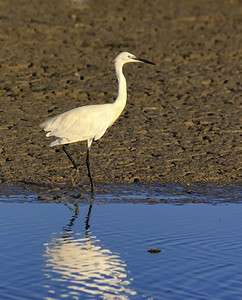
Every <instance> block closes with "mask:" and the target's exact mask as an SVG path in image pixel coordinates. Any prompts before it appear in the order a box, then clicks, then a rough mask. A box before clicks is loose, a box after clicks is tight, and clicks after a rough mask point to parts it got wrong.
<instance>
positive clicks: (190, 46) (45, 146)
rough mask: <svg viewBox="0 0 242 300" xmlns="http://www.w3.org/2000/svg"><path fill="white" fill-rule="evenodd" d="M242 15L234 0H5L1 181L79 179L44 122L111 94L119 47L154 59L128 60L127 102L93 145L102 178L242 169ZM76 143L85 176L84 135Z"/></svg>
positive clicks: (226, 174) (224, 176) (226, 177)
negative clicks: (241, 156)
mask: <svg viewBox="0 0 242 300" xmlns="http://www.w3.org/2000/svg"><path fill="white" fill-rule="evenodd" d="M241 15H242V5H241V1H236V0H234V1H233V0H226V1H223V0H211V1H207V0H205V1H186V0H183V1H173V0H172V1H162V0H156V1H139V0H133V1H124V0H123V1H111V0H107V1H105V5H104V2H103V1H99V0H98V1H84V3H81V1H78V0H76V1H70V0H62V1H60V0H51V1H46V0H32V1H28V0H8V1H4V0H0V21H1V26H0V40H1V47H0V73H1V76H0V99H1V100H0V114H1V119H0V129H1V130H0V140H1V144H0V153H1V155H0V166H1V173H0V182H1V183H2V184H14V185H16V184H20V183H21V184H26V185H28V184H38V185H45V184H47V185H56V184H61V185H63V184H66V185H68V186H69V185H70V184H71V178H70V177H71V172H72V169H73V168H72V165H71V164H70V162H69V161H68V160H67V158H66V157H65V155H64V154H63V152H62V150H61V148H58V147H55V148H49V143H50V141H51V139H50V138H48V139H47V138H46V137H45V133H44V132H42V131H41V129H40V128H39V126H38V125H39V124H40V123H41V122H42V121H44V120H45V119H46V118H48V117H51V116H54V115H57V114H60V113H62V112H64V111H67V110H69V109H72V108H75V107H78V106H81V105H86V104H96V103H106V102H112V101H113V100H114V99H115V97H116V92H117V81H116V77H115V74H114V66H113V63H112V61H113V59H114V58H115V56H116V55H117V54H118V53H119V52H121V51H129V52H131V53H133V54H135V55H137V56H140V57H143V58H145V59H149V60H151V61H153V62H155V63H156V65H155V66H151V65H138V64H137V65H134V64H130V65H127V66H125V70H124V73H125V75H126V79H127V81H128V102H127V106H126V108H125V110H124V112H123V114H122V116H121V117H120V118H119V119H118V121H117V122H116V123H115V124H114V125H113V126H112V127H111V128H110V129H109V130H108V132H107V133H106V134H105V135H104V136H103V137H102V138H101V139H100V140H99V141H98V142H96V143H94V144H93V146H92V149H91V167H92V172H93V177H94V181H95V182H97V183H130V182H138V181H141V182H164V183H167V182H171V183H175V182H179V183H184V184H187V183H188V184H190V183H194V182H213V183H216V184H217V183H219V184H221V183H223V184H227V183H231V182H239V181H241V173H240V167H239V163H240V160H239V154H240V151H241V145H240V136H241V124H240V120H239V104H240V101H241V96H242V87H241V83H242V75H241V73H242V72H241V71H242V70H241V69H242V68H241V59H242V48H241V45H242V34H241V32H242V19H241ZM69 150H70V152H71V153H72V154H73V157H74V158H75V160H76V161H77V162H78V164H79V165H80V176H81V178H80V181H79V184H87V183H88V182H89V179H88V177H87V171H86V166H85V152H86V143H85V142H82V143H75V144H72V145H70V146H69Z"/></svg>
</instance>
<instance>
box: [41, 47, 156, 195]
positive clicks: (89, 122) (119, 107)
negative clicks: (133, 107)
mask: <svg viewBox="0 0 242 300" xmlns="http://www.w3.org/2000/svg"><path fill="white" fill-rule="evenodd" d="M132 62H144V63H147V64H152V65H154V63H152V62H150V61H148V60H145V59H142V58H138V57H136V56H135V55H133V54H131V53H128V52H121V53H120V54H119V55H118V56H117V57H116V58H115V60H114V64H115V71H116V76H117V79H118V96H117V98H116V100H115V101H114V102H113V103H106V104H97V105H86V106H81V107H77V108H74V109H72V110H69V111H67V112H65V113H63V114H61V115H58V116H55V117H52V118H50V119H48V120H46V121H44V122H43V123H41V124H40V127H41V128H43V130H44V131H48V133H47V134H46V136H47V137H49V136H55V137H57V140H55V141H54V142H52V143H50V147H53V146H57V145H62V148H63V150H64V152H65V154H66V155H67V157H68V158H69V160H70V161H71V163H72V164H73V166H74V168H75V169H76V179H77V177H78V174H79V169H78V167H77V164H76V163H75V161H74V160H73V158H72V157H71V155H70V154H69V153H68V151H67V148H66V146H65V145H66V144H70V143H75V142H79V141H85V140H86V141H87V155H86V166H87V170H88V177H89V179H90V184H91V191H92V192H93V190H94V185H93V180H92V176H91V170H90V162H89V153H90V147H91V144H92V142H93V141H97V140H98V139H100V138H101V137H102V136H103V135H104V133H105V132H106V130H107V129H108V128H109V127H110V126H112V125H113V123H114V122H115V121H116V120H117V118H118V117H119V116H120V114H121V113H122V111H123V109H124V107H125V104H126V100H127V86H126V79H125V77H124V74H123V65H124V64H126V63H132ZM76 179H75V180H76Z"/></svg>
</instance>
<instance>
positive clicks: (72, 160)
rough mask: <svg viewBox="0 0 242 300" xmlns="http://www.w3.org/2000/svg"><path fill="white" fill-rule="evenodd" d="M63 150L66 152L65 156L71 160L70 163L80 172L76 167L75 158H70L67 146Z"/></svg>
mask: <svg viewBox="0 0 242 300" xmlns="http://www.w3.org/2000/svg"><path fill="white" fill-rule="evenodd" d="M62 149H63V151H64V152H65V154H66V155H67V157H68V158H69V160H70V162H71V163H72V164H73V166H74V168H75V169H76V170H78V167H77V165H76V163H75V161H74V159H73V158H72V157H71V156H70V154H69V153H68V152H67V149H66V146H65V145H63V146H62Z"/></svg>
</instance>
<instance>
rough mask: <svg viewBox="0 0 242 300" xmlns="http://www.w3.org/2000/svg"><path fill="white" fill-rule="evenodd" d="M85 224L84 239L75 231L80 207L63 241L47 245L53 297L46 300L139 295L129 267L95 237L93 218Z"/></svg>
mask: <svg viewBox="0 0 242 300" xmlns="http://www.w3.org/2000/svg"><path fill="white" fill-rule="evenodd" d="M91 210H92V204H91V205H90V206H89V210H88V213H87V217H86V222H85V233H84V236H82V235H81V233H75V232H74V231H73V229H72V227H73V225H74V222H75V220H76V219H77V217H78V206H76V207H75V212H76V213H75V214H74V215H73V217H72V218H71V220H70V222H69V224H68V225H67V226H66V227H64V228H63V232H62V233H61V236H60V237H55V238H53V239H52V240H51V242H50V243H47V244H46V245H45V246H46V251H45V255H44V256H45V267H44V273H45V275H46V276H47V278H49V284H48V285H47V286H45V287H46V288H47V289H48V294H49V296H48V297H46V298H45V299H59V298H60V297H65V298H67V299H81V298H83V297H84V296H85V295H86V296H87V297H92V299H96V298H98V299H128V298H129V296H131V295H135V294H136V292H135V291H134V290H132V289H131V288H129V285H130V284H131V281H130V279H128V278H127V273H128V271H127V270H126V264H125V262H124V261H122V260H121V259H120V257H119V256H118V255H117V254H113V253H112V252H111V251H110V250H109V249H103V248H102V247H101V246H100V245H99V244H100V241H99V240H98V239H97V238H96V237H95V236H93V235H92V234H91V231H90V224H89V221H90V216H91Z"/></svg>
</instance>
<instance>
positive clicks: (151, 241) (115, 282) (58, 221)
mask: <svg viewBox="0 0 242 300" xmlns="http://www.w3.org/2000/svg"><path fill="white" fill-rule="evenodd" d="M119 188H120V186H119ZM105 190H107V187H105V188H104V189H103V191H102V193H99V194H97V195H96V196H95V197H94V200H93V203H92V205H89V204H87V203H83V201H80V200H78V207H77V205H76V206H74V205H73V204H72V203H73V202H75V201H77V200H75V201H74V199H72V200H73V201H70V199H68V201H64V199H62V200H63V201H62V202H61V203H54V202H49V203H46V201H41V200H38V199H37V196H36V195H28V196H24V195H12V196H11V197H9V196H8V197H7V196H3V195H2V196H1V197H0V206H1V209H0V225H1V232H0V239H1V246H0V248H1V252H0V253H1V256H0V265H1V272H0V286H1V288H0V299H62V298H66V299H241V295H242V285H241V282H242V233H241V223H242V221H241V214H242V205H241V202H240V201H239V199H240V198H239V197H235V195H234V194H233V195H232V194H230V195H228V193H226V192H228V191H227V190H224V193H223V192H222V191H220V193H218V191H214V195H217V196H214V195H213V197H212V196H211V194H210V198H209V197H208V195H209V193H208V192H204V193H203V195H201V193H200V194H199V193H198V192H196V193H190V192H189V193H190V194H189V193H188V194H186V195H184V194H182V193H181V194H178V191H179V190H180V191H182V189H180V188H179V187H177V192H176V193H174V194H173V195H172V194H169V193H168V191H165V190H164V191H163V192H164V193H163V194H161V191H160V194H159V196H158V188H157V189H155V188H154V187H152V189H151V190H149V189H148V188H146V189H145V188H144V187H143V188H142V189H141V188H140V193H138V194H136V193H135V192H133V193H132V189H131V188H130V190H129V192H128V190H127V189H126V190H125V189H124V187H122V188H120V191H119V190H118V189H116V196H115V197H114V193H112V194H110V193H109V194H108V193H106V194H105ZM149 191H150V193H149ZM211 191H212V190H210V192H211ZM119 192H120V193H121V192H122V193H121V196H120V198H119V197H118V193H119ZM236 193H237V196H238V191H237V192H236ZM129 194H130V198H129V196H128V195H129ZM198 194H199V195H198ZM218 194H219V195H220V196H218ZM135 195H136V198H137V201H138V203H136V204H135V203H134V202H135ZM182 195H183V198H184V199H185V198H186V199H187V201H186V202H189V201H188V200H189V197H191V199H192V201H193V202H200V203H197V204H195V203H186V204H184V205H182V204H183V200H181V198H182ZM231 195H232V196H231ZM150 196H152V197H150ZM155 196H157V197H155ZM222 196H223V197H222ZM176 197H177V198H176ZM203 197H204V201H205V202H207V203H209V200H208V199H210V200H211V199H212V198H213V201H210V203H216V205H211V204H206V203H201V202H202V200H203ZM231 197H232V198H231ZM151 198H152V202H153V203H155V204H150V203H148V202H145V201H146V200H148V201H150V199H151ZM229 198H231V199H233V200H234V199H236V203H234V202H230V203H229ZM102 199H105V201H102ZM130 199H132V202H133V203H128V201H129V200H130ZM160 199H163V200H164V199H166V202H167V201H168V200H167V199H170V201H168V203H165V202H163V203H160V202H159V203H158V200H160ZM196 199H197V201H196ZM140 200H142V201H141V202H140ZM155 200H156V202H155ZM225 200H226V201H225ZM221 201H222V202H221ZM224 201H225V202H226V203H225V202H224ZM117 202H119V203H117ZM184 203H185V202H184ZM178 204H179V205H178ZM78 209H79V213H78ZM153 248H155V249H159V250H161V252H159V253H149V252H148V250H150V249H153Z"/></svg>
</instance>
